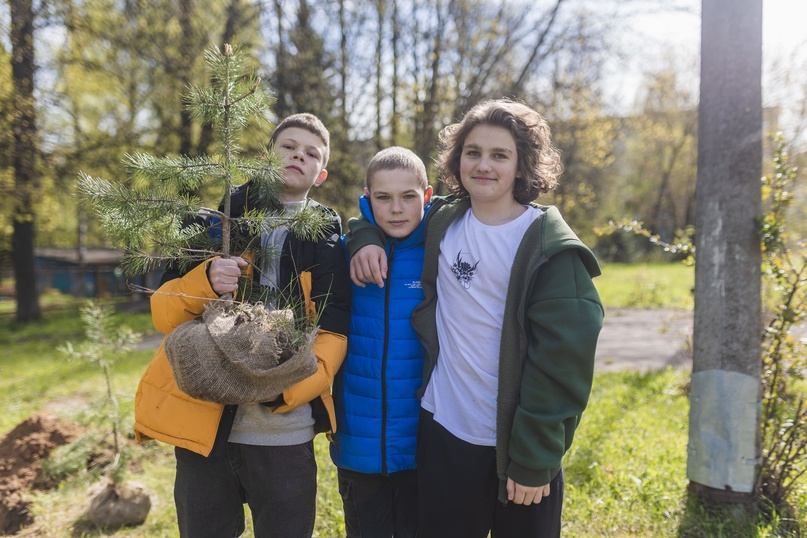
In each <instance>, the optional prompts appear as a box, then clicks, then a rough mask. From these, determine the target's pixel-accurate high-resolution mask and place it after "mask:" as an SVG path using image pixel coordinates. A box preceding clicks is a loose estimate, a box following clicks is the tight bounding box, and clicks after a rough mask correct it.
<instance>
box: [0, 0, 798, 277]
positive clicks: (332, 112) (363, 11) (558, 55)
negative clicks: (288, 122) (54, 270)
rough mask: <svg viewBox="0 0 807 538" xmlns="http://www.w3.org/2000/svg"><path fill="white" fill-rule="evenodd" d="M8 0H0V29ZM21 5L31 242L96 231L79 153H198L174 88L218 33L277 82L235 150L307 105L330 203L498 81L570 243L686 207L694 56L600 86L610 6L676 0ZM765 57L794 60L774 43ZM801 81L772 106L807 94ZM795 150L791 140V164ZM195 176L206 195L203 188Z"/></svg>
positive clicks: (193, 76) (621, 17)
mask: <svg viewBox="0 0 807 538" xmlns="http://www.w3.org/2000/svg"><path fill="white" fill-rule="evenodd" d="M18 1H21V0H11V2H18ZM8 5H10V4H7V3H5V2H4V3H3V4H0V35H2V36H8V35H9V19H8V11H7V9H8ZM33 7H34V11H35V34H34V37H35V43H36V54H37V56H36V62H37V71H36V93H35V97H36V103H35V106H36V111H37V127H38V131H39V132H38V140H39V141H40V144H39V152H40V154H41V155H40V159H39V160H38V172H39V177H40V178H41V179H40V180H39V184H38V185H36V189H37V193H38V194H37V196H36V198H35V203H36V208H35V210H36V232H37V233H36V238H35V241H36V246H64V247H72V246H75V245H76V244H77V243H79V234H80V233H82V234H83V233H85V232H84V230H85V229H86V241H85V244H87V245H89V246H93V245H100V244H102V243H103V242H104V240H103V238H102V237H101V236H100V234H99V233H98V231H97V226H96V224H95V222H94V220H93V219H92V218H89V217H87V216H86V215H83V214H82V213H81V211H80V210H79V209H78V208H77V207H76V204H75V202H74V198H73V196H72V195H73V190H74V185H75V182H76V177H77V171H78V170H79V169H81V170H83V171H85V172H86V173H87V174H89V175H93V176H102V177H108V178H118V179H119V180H120V181H121V182H126V181H128V180H127V179H126V178H125V174H124V173H123V172H122V168H123V167H122V165H121V160H122V159H123V156H124V154H125V153H126V152H127V151H128V152H131V151H134V150H138V151H143V152H145V153H150V154H155V155H166V156H170V155H178V154H182V155H189V156H200V155H208V154H210V153H213V152H215V151H216V144H217V142H216V140H215V138H214V136H213V134H212V130H211V128H210V126H209V125H204V124H201V123H199V122H198V121H196V120H194V119H193V118H191V116H190V115H189V113H188V111H187V110H186V109H185V107H184V106H183V103H182V101H181V98H182V94H183V93H184V90H185V89H186V88H187V87H189V86H191V85H199V86H204V85H206V77H207V76H208V75H207V74H206V73H205V70H204V61H203V52H204V50H205V49H207V48H209V47H210V46H221V45H222V44H223V43H225V42H231V43H234V44H237V45H239V46H240V47H241V48H242V50H244V51H245V52H246V53H247V55H248V58H249V60H248V61H249V67H250V68H251V69H252V70H253V71H254V73H255V74H256V75H257V76H261V77H262V79H263V80H264V81H267V84H268V85H269V87H270V89H271V90H272V91H273V92H274V93H275V95H276V96H277V99H278V101H277V104H276V105H275V106H274V109H273V113H272V114H269V115H267V117H265V120H266V121H265V122H263V123H262V124H255V125H253V126H251V127H250V128H249V130H248V132H246V133H245V135H244V137H243V142H242V144H243V150H244V153H245V154H248V155H249V154H257V153H258V152H259V151H260V150H261V149H262V148H263V147H264V146H265V144H266V143H267V141H268V138H269V133H270V132H271V128H272V125H273V123H274V122H275V121H276V120H277V119H278V118H282V117H284V116H286V115H288V114H290V113H294V112H301V111H307V112H313V113H315V114H317V115H319V116H321V117H322V118H323V120H324V121H325V123H326V124H327V125H328V126H329V128H330V130H331V133H332V137H333V138H332V145H333V151H332V153H331V155H332V158H331V162H330V164H329V166H328V168H329V172H330V176H329V180H328V181H327V182H326V183H325V184H324V185H323V186H322V187H321V189H319V190H318V191H314V192H313V196H314V197H315V198H318V199H320V200H321V201H323V202H324V203H326V204H328V205H331V206H333V207H334V208H336V209H337V210H338V211H339V212H340V213H341V214H342V217H343V218H347V217H349V216H352V215H354V214H355V213H356V212H357V211H356V203H355V201H356V198H357V197H358V196H359V195H360V194H361V188H362V186H363V180H364V168H365V165H366V163H367V162H368V160H369V159H370V157H372V155H373V154H374V153H375V151H377V150H378V149H380V148H382V147H385V146H388V145H393V144H397V145H404V146H407V147H411V148H412V149H413V150H414V151H416V152H417V153H418V154H419V155H420V156H421V157H422V158H423V159H424V161H425V162H427V163H431V160H432V157H433V156H434V154H435V151H436V143H437V133H438V131H439V129H440V128H442V127H443V126H444V125H446V124H447V123H449V122H451V121H454V120H456V119H457V118H459V117H460V116H461V114H462V113H463V112H464V111H465V110H466V109H467V108H468V107H469V106H470V105H472V104H474V103H476V102H477V101H478V100H480V99H483V98H486V97H499V96H513V97H516V98H519V99H523V100H525V101H526V102H528V103H530V104H532V105H534V106H535V107H537V108H538V110H540V111H542V112H543V113H544V114H545V115H546V116H547V118H548V119H549V121H550V124H551V125H552V128H553V134H554V138H555V141H556V143H557V145H558V146H559V147H560V149H561V150H562V152H563V156H564V164H565V166H566V175H565V178H564V180H563V182H562V183H561V185H560V187H559V189H558V190H557V191H556V192H555V193H554V194H552V195H549V196H547V197H546V199H545V200H542V201H543V202H545V203H555V204H557V205H559V206H560V208H561V210H562V211H563V213H564V215H565V216H566V217H567V219H568V220H569V221H570V222H571V223H572V225H573V227H574V228H575V229H576V230H578V232H579V234H580V235H581V236H582V239H583V240H584V241H587V242H589V243H590V244H596V242H597V241H598V240H597V239H596V238H595V236H594V235H593V234H592V233H591V232H590V230H591V228H592V227H593V226H594V225H595V224H598V223H602V222H607V221H608V220H618V219H621V218H631V219H639V220H642V221H643V222H644V223H645V225H646V226H647V227H648V228H649V229H650V230H652V231H653V232H654V233H657V234H659V235H660V236H661V237H662V239H664V240H667V241H669V240H671V239H672V237H673V234H674V233H675V230H678V229H684V228H685V227H686V226H687V225H691V224H693V223H694V183H695V170H696V148H697V129H696V127H697V115H696V107H697V95H696V90H695V89H694V88H693V85H692V84H691V82H690V81H692V80H696V79H697V61H696V60H695V61H692V59H691V58H687V57H685V55H684V54H683V53H680V52H676V51H670V52H669V53H668V57H667V58H661V59H657V60H656V61H654V62H648V64H647V65H648V67H647V68H646V72H645V75H644V80H643V82H641V83H640V84H639V90H638V93H637V95H636V96H635V98H633V99H632V100H631V98H630V97H628V96H624V95H620V96H619V97H620V98H621V100H622V102H623V103H624V102H631V101H632V102H633V104H632V105H628V106H624V105H618V104H617V103H616V99H615V97H614V89H613V88H609V87H608V84H609V82H608V81H609V73H610V71H609V70H610V69H613V67H612V64H613V61H614V59H615V58H616V59H618V58H620V57H626V56H627V55H630V54H635V53H636V51H635V50H631V49H629V48H628V47H631V46H634V45H635V43H636V40H635V39H634V40H630V39H628V38H629V37H630V35H631V33H632V32H634V30H633V29H632V27H631V25H630V23H629V18H628V17H629V16H630V15H631V14H635V13H642V12H645V13H648V12H649V13H652V12H656V13H658V15H659V16H664V13H665V12H673V11H674V10H676V9H680V7H679V6H677V5H675V3H673V4H670V3H666V4H665V3H663V2H657V1H655V0H645V1H638V0H631V1H627V2H604V3H603V2H600V3H598V5H597V6H596V8H595V6H592V5H590V4H587V3H585V2H579V1H574V0H541V1H538V2H507V3H499V2H489V1H487V0H451V1H445V0H427V1H425V2H414V1H412V0H358V1H354V2H347V1H346V0H273V1H272V2H258V1H255V0H210V1H209V2H204V3H202V2H200V1H199V0H127V1H125V2H118V1H115V0H93V1H91V2H76V1H75V0H52V1H49V2H46V3H45V2H38V1H34V2H33ZM665 10H666V11H665ZM10 45H11V44H10V43H9V42H8V40H7V39H0V232H2V233H0V264H2V262H3V260H5V261H8V259H9V255H10V239H11V228H10V222H11V219H12V218H13V216H14V210H13V206H12V205H10V200H12V195H13V194H14V190H15V189H14V187H13V181H12V176H11V173H12V172H11V161H10V151H11V139H10V135H9V134H8V133H9V130H8V125H9V121H10V120H9V116H10V114H11V112H12V107H11V101H10V91H11V86H10V76H9V74H10V69H9V54H10V50H11V47H10ZM776 60H780V59H778V58H777V59H776ZM651 64H652V65H653V66H652V67H650V66H651ZM770 68H771V69H781V70H783V71H785V70H788V69H790V70H792V69H796V68H797V67H796V66H794V65H793V64H787V62H784V61H775V62H771V66H770ZM777 80H778V81H779V83H780V84H782V85H783V86H784V85H786V84H788V82H787V80H788V79H787V78H786V77H779V78H778V79H777ZM800 92H801V93H798V92H797V93H795V94H794V96H793V97H794V99H793V100H792V102H790V103H789V104H790V105H792V107H793V108H794V109H799V103H802V106H801V110H807V107H805V106H803V104H804V103H805V102H807V99H805V97H804V95H803V94H804V91H803V89H802V90H800ZM617 93H618V92H617ZM774 112H775V111H774V110H773V109H771V113H770V114H768V116H767V117H768V118H769V121H768V127H767V128H768V129H769V130H772V129H775V128H776V114H775V113H774ZM802 115H803V114H802ZM801 124H804V121H801V122H800V123H799V125H801ZM802 158H803V157H802V156H800V155H799V154H798V151H794V155H793V159H792V160H793V163H794V164H795V165H798V164H799V161H800V160H802ZM766 160H769V159H766ZM430 172H431V181H432V183H433V184H435V185H437V178H436V177H434V173H433V170H430ZM438 190H439V187H438ZM202 194H206V195H207V197H208V199H209V200H210V201H211V203H212V201H215V200H218V199H219V198H220V197H221V193H220V192H207V193H202ZM797 197H798V198H800V199H803V198H804V194H803V193H800V194H798V195H797ZM80 230H81V231H80ZM604 247H605V248H603V249H602V252H600V254H601V255H605V256H608V257H613V258H614V259H621V260H622V261H626V260H628V261H629V260H631V259H635V258H636V256H642V255H644V254H646V250H645V249H643V248H641V247H636V245H630V244H625V245H614V244H613V243H609V244H608V245H604Z"/></svg>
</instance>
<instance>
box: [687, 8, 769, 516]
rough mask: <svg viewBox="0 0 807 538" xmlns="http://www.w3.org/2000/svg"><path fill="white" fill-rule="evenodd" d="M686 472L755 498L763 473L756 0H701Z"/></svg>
mask: <svg viewBox="0 0 807 538" xmlns="http://www.w3.org/2000/svg"><path fill="white" fill-rule="evenodd" d="M701 24H702V27H701V86H700V109H699V120H698V121H699V126H698V129H699V133H698V183H697V188H696V196H697V204H698V207H697V216H696V236H695V243H696V245H697V262H696V265H695V327H694V364H693V373H692V391H691V408H690V415H689V448H688V451H689V453H688V461H687V476H688V478H689V480H690V487H691V489H692V490H693V491H695V492H696V493H698V494H699V495H701V496H704V497H707V498H710V499H712V500H716V501H723V502H744V501H749V500H750V499H751V495H752V493H753V489H754V484H755V481H756V476H757V473H758V472H759V461H760V448H759V431H760V427H759V420H760V373H761V365H760V345H761V319H760V318H761V314H760V309H761V297H760V295H761V292H760V264H761V254H760V239H759V234H758V231H757V227H756V221H755V219H756V218H757V216H758V215H759V214H760V211H761V183H760V177H761V175H762V82H761V78H762V77H761V72H762V0H703V2H702V13H701Z"/></svg>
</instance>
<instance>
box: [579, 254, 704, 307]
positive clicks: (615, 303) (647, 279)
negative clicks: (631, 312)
mask: <svg viewBox="0 0 807 538" xmlns="http://www.w3.org/2000/svg"><path fill="white" fill-rule="evenodd" d="M594 284H595V285H596V286H597V290H598V291H599V293H600V298H601V299H602V302H603V304H605V305H606V306H607V307H610V308H674V309H682V310H691V309H692V308H693V305H694V296H693V294H692V289H693V287H694V285H695V268H694V267H690V266H686V265H684V264H683V263H655V264H650V263H647V264H644V263H643V264H635V265H628V264H620V263H609V264H603V266H602V275H601V276H599V277H597V278H595V279H594Z"/></svg>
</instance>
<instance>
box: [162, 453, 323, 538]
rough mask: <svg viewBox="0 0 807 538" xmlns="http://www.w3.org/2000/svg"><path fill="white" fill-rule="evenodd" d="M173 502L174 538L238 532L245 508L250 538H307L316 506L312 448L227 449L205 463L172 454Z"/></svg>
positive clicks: (214, 536) (200, 458)
mask: <svg viewBox="0 0 807 538" xmlns="http://www.w3.org/2000/svg"><path fill="white" fill-rule="evenodd" d="M174 453H175V455H176V460H177V474H176V480H175V482H174V501H175V502H176V507H177V522H178V524H179V534H180V536H183V537H187V538H204V537H210V538H225V537H236V536H240V535H241V533H243V532H244V526H245V524H244V505H243V503H245V502H246V503H247V504H248V505H249V508H250V511H251V512H252V522H253V527H254V530H255V536H256V538H310V537H311V535H312V534H313V532H314V518H315V517H316V509H317V507H316V502H317V462H316V460H315V459H314V442H313V441H309V442H307V443H303V444H301V445H293V446H252V445H241V444H235V443H227V446H226V450H219V451H215V452H214V453H212V454H211V455H210V457H208V458H206V457H204V456H201V455H199V454H196V453H195V452H191V451H189V450H185V449H182V448H176V449H175V451H174Z"/></svg>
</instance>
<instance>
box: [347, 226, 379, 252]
mask: <svg viewBox="0 0 807 538" xmlns="http://www.w3.org/2000/svg"><path fill="white" fill-rule="evenodd" d="M348 228H349V231H348V232H347V233H346V234H345V247H346V248H347V253H348V255H349V256H350V257H353V255H354V254H355V253H356V252H358V251H359V250H360V249H361V248H362V247H366V246H367V245H377V246H379V247H381V248H384V233H383V232H382V231H381V230H380V229H379V228H378V227H377V226H375V225H374V224H372V223H370V222H369V221H367V220H365V219H364V218H363V217H362V218H358V219H357V218H352V219H350V220H349V221H348Z"/></svg>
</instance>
